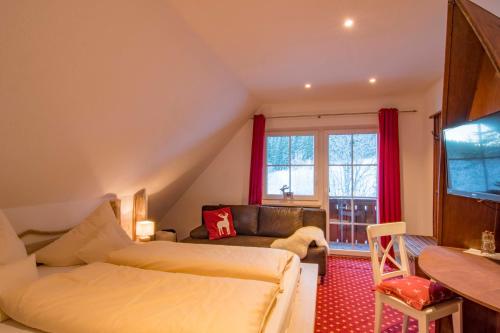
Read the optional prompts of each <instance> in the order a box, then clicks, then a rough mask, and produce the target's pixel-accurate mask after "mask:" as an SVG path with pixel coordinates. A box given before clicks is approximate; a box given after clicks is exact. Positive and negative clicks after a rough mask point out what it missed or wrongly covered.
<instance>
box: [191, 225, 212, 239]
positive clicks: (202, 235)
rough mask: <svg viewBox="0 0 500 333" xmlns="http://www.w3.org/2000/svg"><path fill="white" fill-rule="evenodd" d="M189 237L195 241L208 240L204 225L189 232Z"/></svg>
mask: <svg viewBox="0 0 500 333" xmlns="http://www.w3.org/2000/svg"><path fill="white" fill-rule="evenodd" d="M189 236H190V237H191V238H196V239H208V230H207V228H205V226H204V225H200V226H199V227H197V228H195V229H193V230H191V232H190V233H189Z"/></svg>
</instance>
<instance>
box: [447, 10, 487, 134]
mask: <svg viewBox="0 0 500 333" xmlns="http://www.w3.org/2000/svg"><path fill="white" fill-rule="evenodd" d="M451 6H452V8H451V15H452V17H449V20H452V23H451V24H452V27H449V29H451V31H448V39H449V41H448V44H449V47H450V50H449V54H448V59H447V64H448V73H447V77H445V86H446V88H447V91H446V92H445V94H447V98H445V99H444V100H443V111H445V110H452V111H451V112H443V125H445V127H453V126H457V125H460V124H461V123H463V122H465V121H466V120H467V118H468V116H469V112H470V109H471V107H472V102H473V100H474V92H475V91H476V83H477V79H478V76H479V71H480V68H481V60H482V57H483V55H484V50H483V47H482V46H481V43H480V41H479V39H478V38H477V36H476V34H475V33H474V30H473V29H472V27H471V26H470V25H469V23H468V22H467V19H466V18H465V16H464V14H463V13H462V11H461V10H460V9H459V8H458V7H457V6H455V5H451ZM448 15H450V14H448ZM446 83H447V84H446Z"/></svg>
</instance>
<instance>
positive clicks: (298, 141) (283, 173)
mask: <svg viewBox="0 0 500 333" xmlns="http://www.w3.org/2000/svg"><path fill="white" fill-rule="evenodd" d="M315 163H316V162H315V135H314V134H300V135H268V136H267V137H266V170H265V193H266V197H268V198H282V192H281V190H280V189H281V188H282V187H283V186H285V185H286V186H288V188H289V189H288V190H287V191H291V192H293V195H294V197H295V198H297V197H298V198H308V197H314V195H315V193H316V189H315V178H316V177H315Z"/></svg>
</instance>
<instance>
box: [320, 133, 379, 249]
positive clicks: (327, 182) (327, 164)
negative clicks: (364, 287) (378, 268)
mask: <svg viewBox="0 0 500 333" xmlns="http://www.w3.org/2000/svg"><path fill="white" fill-rule="evenodd" d="M339 134H340V135H342V134H343V135H346V134H347V135H355V134H376V135H377V164H376V166H377V184H376V193H377V195H376V196H375V197H357V196H354V188H353V186H354V184H351V188H352V189H351V193H352V196H332V197H331V196H330V190H329V187H330V175H329V169H330V166H331V165H340V164H330V158H329V148H330V147H329V145H330V143H329V137H330V135H339ZM379 136H380V132H379V130H378V128H365V129H356V128H352V129H337V130H327V131H325V136H324V140H325V152H326V156H325V159H326V161H325V189H326V191H325V192H326V198H327V207H328V218H327V228H328V229H329V228H330V225H331V224H334V225H348V226H350V229H351V237H350V238H351V242H353V236H354V229H355V227H356V226H369V225H373V224H370V223H360V222H355V221H354V216H351V220H350V221H349V222H332V221H330V211H329V202H330V198H334V199H338V200H349V201H350V202H351V204H353V203H354V201H355V200H363V199H367V200H375V202H376V207H377V208H376V209H377V214H376V222H375V224H379V223H380V215H379V212H380V209H379V207H380V205H379V203H380V202H379V198H378V187H379V178H378V170H379V167H380V165H379V160H378V154H379V147H378V145H379ZM351 147H353V146H351ZM351 149H353V148H351ZM353 159H354V156H353V155H352V156H351V161H352V162H354V160H353ZM342 165H344V164H342ZM345 165H349V166H352V167H353V168H354V166H355V165H358V164H354V163H353V164H345ZM363 165H364V164H363ZM366 165H367V166H370V165H373V164H366ZM351 181H352V179H351ZM328 241H329V242H332V241H333V240H332V239H330V232H328ZM351 247H352V248H351V250H339V249H332V248H330V251H333V252H339V253H342V252H343V251H355V252H356V253H365V251H362V250H356V249H355V244H354V243H351Z"/></svg>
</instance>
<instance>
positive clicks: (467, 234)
mask: <svg viewBox="0 0 500 333" xmlns="http://www.w3.org/2000/svg"><path fill="white" fill-rule="evenodd" d="M448 4H449V5H448V26H447V28H448V30H447V39H446V65H445V75H444V91H443V92H444V94H443V111H442V114H441V125H442V128H449V127H454V126H457V125H460V124H463V123H465V122H467V121H469V120H470V119H476V118H478V117H481V116H484V115H486V114H489V113H491V112H495V111H497V110H498V105H499V103H498V95H499V93H500V85H499V83H498V80H499V78H500V74H499V63H500V19H499V18H498V17H497V16H495V15H493V14H491V13H489V12H487V11H485V10H483V9H481V8H480V7H478V6H477V5H475V4H473V3H471V2H470V1H468V0H456V1H454V0H450V1H449V2H448ZM438 145H439V158H435V159H434V160H435V163H437V164H438V165H435V170H438V173H439V174H438V176H437V179H438V186H437V191H438V197H437V198H438V200H437V205H435V211H434V214H435V216H437V219H438V220H437V229H436V232H437V237H438V244H439V245H445V246H453V247H461V248H469V247H475V248H478V247H479V246H480V242H481V233H482V232H483V231H484V230H496V237H495V238H496V246H497V248H499V249H500V242H499V240H500V235H499V234H500V225H499V216H498V215H500V214H499V213H498V208H499V207H498V206H499V205H498V204H495V203H492V202H480V201H478V200H475V199H470V198H465V197H459V196H454V195H448V194H447V192H446V189H447V170H446V163H445V161H446V158H445V157H446V156H445V151H444V146H443V142H440V143H438ZM463 278H466V277H465V276H464V277H463ZM480 287H481V286H478V288H480ZM463 311H464V314H463V315H464V330H463V332H466V333H467V332H474V333H476V332H477V333H493V332H500V326H499V325H500V315H499V314H498V313H497V312H495V311H493V310H490V309H487V308H485V307H483V306H481V305H479V304H477V303H474V302H472V301H470V300H464V308H463ZM437 332H441V333H444V332H451V327H450V325H449V321H446V320H444V321H440V322H439V323H438V324H437Z"/></svg>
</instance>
